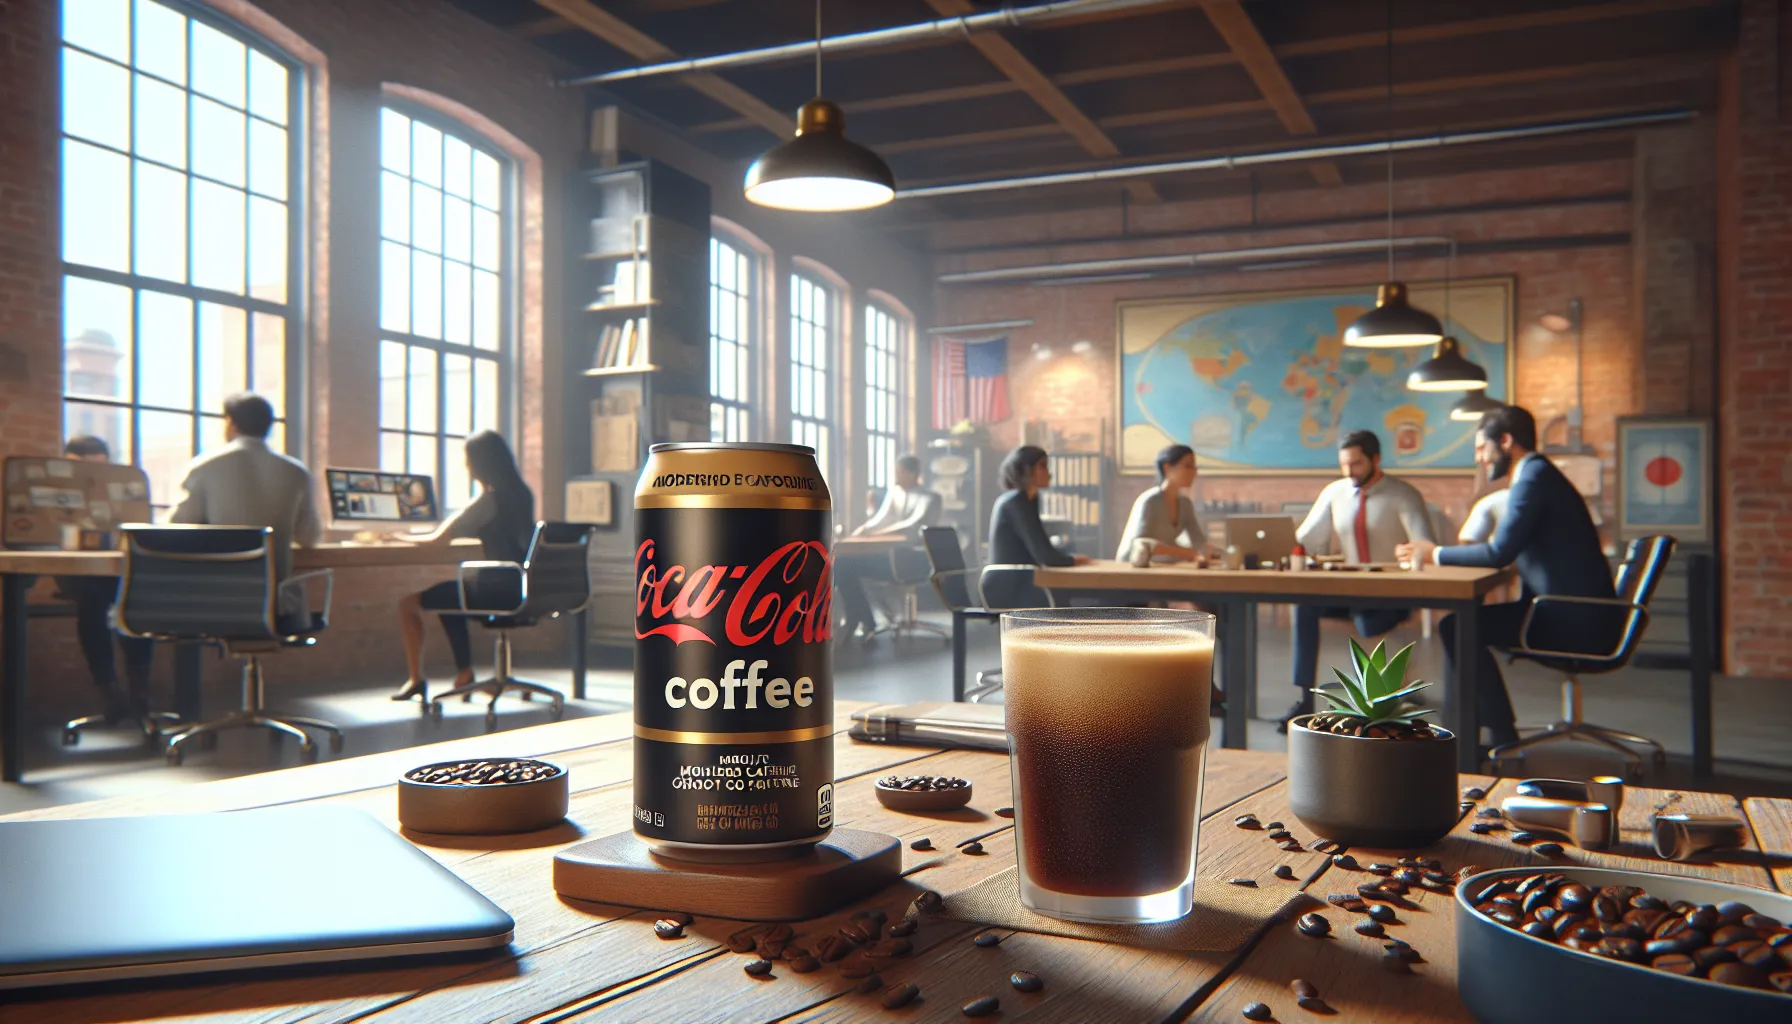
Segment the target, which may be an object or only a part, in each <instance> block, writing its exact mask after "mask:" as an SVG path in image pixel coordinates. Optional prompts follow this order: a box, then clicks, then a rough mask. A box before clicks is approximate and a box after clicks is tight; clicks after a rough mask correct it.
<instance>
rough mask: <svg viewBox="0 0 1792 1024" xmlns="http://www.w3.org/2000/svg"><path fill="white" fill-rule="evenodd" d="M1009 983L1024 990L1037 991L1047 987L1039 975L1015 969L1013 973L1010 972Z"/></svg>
mask: <svg viewBox="0 0 1792 1024" xmlns="http://www.w3.org/2000/svg"><path fill="white" fill-rule="evenodd" d="M1008 984H1010V985H1013V986H1014V987H1015V988H1016V989H1018V990H1019V991H1022V992H1037V991H1039V990H1040V989H1042V988H1044V987H1045V982H1043V981H1040V980H1039V975H1037V974H1030V973H1028V972H1026V971H1015V972H1014V973H1013V974H1010V975H1009V976H1008Z"/></svg>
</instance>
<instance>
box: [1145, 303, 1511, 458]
mask: <svg viewBox="0 0 1792 1024" xmlns="http://www.w3.org/2000/svg"><path fill="white" fill-rule="evenodd" d="M1439 298H1441V295H1438V296H1433V295H1432V294H1430V291H1429V289H1422V288H1415V289H1414V303H1415V304H1416V305H1420V306H1421V307H1422V308H1427V309H1430V310H1431V311H1432V312H1434V313H1439V314H1441V313H1442V311H1443V310H1442V306H1441V303H1437V302H1436V300H1437V299H1439ZM1451 299H1452V304H1451V313H1452V316H1451V317H1450V320H1449V323H1448V324H1447V327H1446V329H1447V331H1448V332H1449V333H1451V334H1454V335H1455V337H1456V338H1457V340H1458V341H1460V342H1461V343H1462V347H1463V354H1464V355H1465V356H1467V358H1469V359H1471V360H1473V361H1474V362H1476V363H1479V364H1480V365H1482V366H1483V367H1486V368H1487V371H1488V381H1489V388H1488V394H1489V395H1491V396H1493V397H1495V398H1501V397H1503V396H1505V395H1508V394H1509V393H1510V392H1509V390H1508V366H1507V351H1508V350H1509V348H1510V343H1509V341H1510V339H1509V334H1510V313H1509V311H1510V304H1511V282H1510V281H1509V280H1504V279H1500V280H1492V281H1482V282H1468V283H1462V284H1458V285H1457V286H1456V287H1455V288H1454V289H1453V293H1452V296H1451ZM1374 302H1375V296H1374V293H1373V292H1372V291H1369V290H1364V291H1362V292H1355V291H1348V292H1332V293H1307V294H1293V295H1276V296H1262V295H1242V296H1233V297H1230V298H1228V297H1204V298H1201V299H1190V300H1179V301H1178V302H1174V303H1161V302H1153V303H1143V304H1127V305H1125V306H1123V307H1122V309H1121V318H1120V333H1121V338H1120V388H1121V394H1120V422H1121V446H1120V447H1121V465H1122V469H1123V470H1126V471H1145V470H1150V469H1152V468H1153V465H1154V458H1155V456H1156V453H1157V451H1158V449H1160V448H1162V447H1163V446H1165V445H1168V444H1175V443H1181V444H1187V445H1189V446H1190V447H1192V448H1194V449H1195V451H1196V452H1197V453H1198V456H1199V459H1200V462H1201V465H1202V467H1203V468H1204V469H1208V470H1214V469H1219V470H1225V469H1233V470H1257V471H1272V472H1290V471H1293V472H1299V471H1303V470H1323V471H1327V472H1332V473H1335V472H1337V465H1338V462H1337V446H1338V439H1339V438H1341V437H1343V436H1344V435H1346V434H1348V433H1350V432H1351V431H1353V430H1373V431H1375V433H1376V434H1378V435H1380V437H1381V444H1382V456H1383V463H1384V465H1386V466H1388V467H1389V468H1390V469H1392V468H1407V469H1429V470H1464V469H1468V468H1470V467H1472V466H1473V465H1474V443H1473V435H1474V428H1475V424H1474V423H1472V422H1459V421H1454V420H1451V419H1450V407H1451V406H1452V405H1454V404H1456V402H1457V401H1459V400H1460V399H1461V398H1462V393H1461V392H1441V393H1439V392H1429V393H1427V392H1418V391H1409V390H1407V388H1406V377H1407V375H1408V374H1409V373H1411V372H1412V369H1413V368H1414V367H1415V366H1417V365H1418V364H1419V363H1421V362H1423V361H1424V360H1426V359H1429V358H1431V355H1432V351H1431V349H1430V348H1408V349H1368V348H1349V347H1346V346H1345V345H1344V343H1343V333H1344V328H1345V327H1346V326H1348V325H1349V324H1350V322H1351V321H1352V320H1354V319H1356V317H1357V316H1359V315H1361V314H1362V312H1363V311H1364V310H1367V309H1369V308H1371V307H1372V306H1373V305H1374Z"/></svg>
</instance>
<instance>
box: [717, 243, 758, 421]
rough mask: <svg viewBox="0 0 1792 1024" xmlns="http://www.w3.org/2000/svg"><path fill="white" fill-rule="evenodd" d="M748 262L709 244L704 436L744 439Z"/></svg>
mask: <svg viewBox="0 0 1792 1024" xmlns="http://www.w3.org/2000/svg"><path fill="white" fill-rule="evenodd" d="M752 283H753V275H752V263H751V261H750V260H749V259H748V257H747V254H746V253H745V252H742V251H741V250H740V249H737V248H735V247H734V246H732V245H729V244H728V243H726V242H723V241H721V240H720V239H717V238H711V239H710V240H709V398H710V402H709V435H710V440H712V441H747V440H750V439H751V438H750V437H749V436H748V433H749V432H748V421H749V420H748V412H749V410H750V409H751V407H752V401H753V394H752V388H751V382H752V373H751V370H750V369H749V367H750V366H751V361H752V325H753V317H752V308H753V307H752V303H753V294H752Z"/></svg>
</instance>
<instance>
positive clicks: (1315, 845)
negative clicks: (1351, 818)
mask: <svg viewBox="0 0 1792 1024" xmlns="http://www.w3.org/2000/svg"><path fill="white" fill-rule="evenodd" d="M1337 845H1338V844H1337V843H1334V842H1332V841H1331V840H1330V839H1315V840H1313V841H1312V842H1310V843H1308V844H1307V847H1308V848H1309V849H1311V850H1312V851H1313V852H1314V853H1330V852H1331V850H1332V848H1333V847H1335V846H1337Z"/></svg>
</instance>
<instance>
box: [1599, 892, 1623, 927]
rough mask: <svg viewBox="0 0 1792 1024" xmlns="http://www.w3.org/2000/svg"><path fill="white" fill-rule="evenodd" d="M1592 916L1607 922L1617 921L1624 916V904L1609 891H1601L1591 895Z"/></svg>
mask: <svg viewBox="0 0 1792 1024" xmlns="http://www.w3.org/2000/svg"><path fill="white" fill-rule="evenodd" d="M1593 916H1594V917H1596V918H1598V919H1599V920H1601V921H1604V922H1606V923H1607V924H1611V923H1613V922H1616V921H1619V920H1621V919H1622V918H1623V917H1624V904H1622V903H1619V902H1618V899H1617V897H1615V896H1613V895H1612V894H1611V893H1608V892H1601V893H1600V894H1599V895H1597V896H1595V897H1593Z"/></svg>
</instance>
